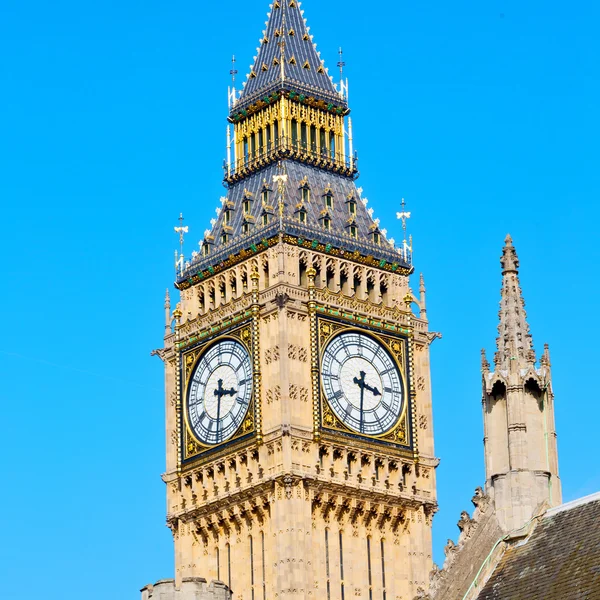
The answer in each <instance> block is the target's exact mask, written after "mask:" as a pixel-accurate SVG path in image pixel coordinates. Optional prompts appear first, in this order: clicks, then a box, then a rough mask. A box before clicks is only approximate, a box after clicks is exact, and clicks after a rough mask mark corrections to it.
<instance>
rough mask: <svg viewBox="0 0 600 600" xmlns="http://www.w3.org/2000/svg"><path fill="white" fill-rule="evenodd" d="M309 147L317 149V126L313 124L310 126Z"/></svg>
mask: <svg viewBox="0 0 600 600" xmlns="http://www.w3.org/2000/svg"><path fill="white" fill-rule="evenodd" d="M310 149H311V150H313V151H314V152H316V151H317V128H316V127H315V126H314V125H311V126H310Z"/></svg>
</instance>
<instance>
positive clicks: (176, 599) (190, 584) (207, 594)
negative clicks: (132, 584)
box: [142, 577, 232, 600]
mask: <svg viewBox="0 0 600 600" xmlns="http://www.w3.org/2000/svg"><path fill="white" fill-rule="evenodd" d="M231 597H232V594H231V592H230V590H229V588H228V587H227V586H226V585H225V584H224V583H223V582H221V581H213V582H212V583H210V584H208V583H207V582H206V579H203V578H201V577H190V578H187V579H184V580H183V581H182V582H181V586H180V587H179V588H176V587H175V581H174V580H172V579H166V580H162V581H159V582H157V583H155V584H154V585H147V586H146V587H145V588H143V589H142V600H231Z"/></svg>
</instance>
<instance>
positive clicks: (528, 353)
mask: <svg viewBox="0 0 600 600" xmlns="http://www.w3.org/2000/svg"><path fill="white" fill-rule="evenodd" d="M500 265H501V266H502V291H501V300H500V325H499V326H498V338H497V340H496V345H497V350H498V351H497V353H496V356H495V359H494V362H495V366H496V368H497V369H502V370H509V368H510V366H511V364H512V366H513V367H520V368H525V367H526V366H527V365H531V364H533V363H534V362H535V355H534V352H533V342H532V339H531V334H530V332H529V325H528V323H527V313H526V312H525V301H524V300H523V294H522V292H521V284H520V283H519V258H518V256H517V251H516V250H515V247H514V246H513V241H512V238H511V237H510V235H508V236H506V240H505V242H504V249H503V250H502V258H501V259H500ZM532 357H533V359H532ZM511 361H517V362H516V364H514V363H512V362H511Z"/></svg>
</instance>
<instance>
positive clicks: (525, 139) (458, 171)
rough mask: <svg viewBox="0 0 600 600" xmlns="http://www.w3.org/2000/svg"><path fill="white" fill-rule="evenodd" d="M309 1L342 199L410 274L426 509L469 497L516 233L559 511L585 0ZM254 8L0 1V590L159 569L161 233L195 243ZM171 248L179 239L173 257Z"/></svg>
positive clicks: (590, 467)
mask: <svg viewBox="0 0 600 600" xmlns="http://www.w3.org/2000/svg"><path fill="white" fill-rule="evenodd" d="M325 6H326V5H325V4H323V3H321V2H317V1H316V0H305V3H304V8H305V9H306V15H305V16H306V17H308V20H309V25H311V28H312V30H311V33H313V34H314V35H315V41H317V42H318V44H319V49H320V50H321V52H322V56H323V58H325V60H326V62H327V65H328V66H329V67H330V71H331V72H334V73H335V72H336V68H335V63H336V62H337V59H338V57H337V49H338V46H339V45H342V46H343V47H344V51H345V61H346V63H347V68H346V72H347V75H348V77H349V78H350V82H351V105H352V108H353V121H354V130H355V145H356V148H357V150H358V152H359V156H360V168H361V172H362V176H361V179H360V185H361V186H362V187H363V188H364V190H365V195H366V196H368V197H369V199H370V206H373V207H374V208H375V210H376V216H378V217H379V218H380V219H381V221H382V224H383V226H385V227H387V228H388V230H389V231H390V232H391V235H393V236H394V237H395V238H396V239H400V238H401V232H400V228H399V224H398V222H396V221H395V219H394V215H395V213H396V211H397V209H398V207H399V205H400V201H401V198H402V197H405V198H406V199H407V202H408V205H409V210H411V211H412V213H413V219H412V221H411V223H410V230H411V233H412V234H413V236H414V243H415V263H416V266H417V271H422V272H423V273H424V274H425V276H426V281H427V287H428V294H429V295H428V301H429V306H428V309H429V316H430V319H431V325H432V328H434V329H435V330H439V331H441V332H442V333H443V334H444V338H443V340H442V341H438V342H436V343H435V345H434V347H433V352H432V365H433V384H434V394H435V397H434V402H435V407H434V410H435V434H436V453H437V455H438V456H440V457H441V459H442V462H441V466H440V468H439V470H438V486H439V502H440V512H439V514H438V515H437V516H436V521H435V557H436V559H437V560H438V561H442V560H443V553H442V548H443V546H444V544H445V542H446V539H447V538H450V537H452V538H454V539H456V537H457V533H458V530H457V528H456V525H455V524H456V521H457V520H458V517H459V515H460V511H461V510H463V509H464V508H468V507H470V503H469V499H470V498H471V495H472V492H473V489H474V488H475V486H476V485H479V484H481V483H483V461H482V457H483V452H482V423H481V403H480V398H481V385H480V374H479V368H480V355H479V352H480V349H481V347H483V346H485V347H486V348H487V349H488V351H489V354H490V356H491V355H492V353H493V346H494V339H495V335H496V330H495V328H496V324H497V310H498V300H499V289H500V269H499V261H498V259H499V256H500V251H501V247H502V242H503V240H504V237H505V235H506V233H508V232H509V231H510V233H512V235H513V238H514V240H515V244H516V246H517V250H518V252H519V255H520V258H521V263H522V278H521V281H522V285H523V288H524V293H525V297H526V300H527V308H528V313H529V321H530V323H531V326H532V332H533V334H534V341H535V344H536V349H537V350H538V353H539V352H541V350H542V347H543V343H544V342H549V343H550V345H551V352H552V359H553V365H554V384H555V392H556V406H557V415H556V418H557V426H558V433H559V451H560V464H561V474H562V479H563V486H564V497H565V500H570V499H573V498H576V497H579V496H582V495H584V494H587V493H591V492H595V491H598V490H599V489H600V475H599V470H598V467H597V465H596V461H595V458H596V455H597V452H598V442H597V429H598V422H599V417H600V408H599V404H598V402H597V398H596V396H595V393H594V392H593V389H594V388H593V386H592V385H591V383H592V382H593V378H592V377H591V375H593V373H594V372H595V368H596V363H597V361H598V351H597V343H598V338H599V333H600V332H599V328H598V317H597V306H598V302H597V294H598V291H599V290H598V283H597V280H598V267H597V265H598V259H599V252H598V236H597V232H596V229H597V222H598V218H599V216H600V214H599V213H600V211H599V209H598V202H599V199H600V170H599V169H598V165H599V164H600V150H599V142H598V140H599V139H600V117H599V116H598V115H599V113H598V106H599V105H600V82H599V78H598V72H599V69H598V67H599V64H598V63H599V58H600V49H599V43H598V37H597V23H598V22H599V19H600V8H599V5H598V3H594V2H589V1H588V2H583V1H582V2H571V3H564V2H557V1H555V0H546V1H544V2H541V1H538V0H530V1H528V2H526V3H524V2H517V1H516V0H489V1H488V2H475V1H472V2H468V1H465V0H458V1H457V2H453V3H448V2H442V1H441V0H430V1H429V2H420V3H415V2H395V3H389V4H385V3H384V4H381V3H373V4H371V5H367V6H371V7H372V9H371V8H369V9H367V10H366V9H365V6H366V5H365V3H363V2H358V0H348V1H346V2H344V3H343V5H340V6H337V5H336V6H335V10H334V8H333V5H331V6H329V5H327V6H328V8H325ZM267 8H268V7H267V2H266V1H265V2H263V1H262V0H261V2H252V3H251V4H248V3H247V2H240V1H239V0H232V1H231V2H228V3H221V2H203V3H198V2H189V1H187V0H179V1H175V2H169V3H164V2H156V1H154V0H146V1H145V2H141V1H133V0H121V1H120V2H115V1H114V0H113V1H111V0H105V1H103V2H96V1H94V0H91V1H88V2H85V3H81V2H74V1H73V0H57V1H55V2H52V3H48V2H39V1H35V0H19V1H17V0H4V2H3V3H2V8H0V56H1V57H2V60H1V62H0V115H1V116H0V199H1V204H2V211H1V215H2V218H1V220H0V228H1V235H0V257H1V258H0V261H1V270H0V273H1V275H2V285H3V287H2V291H3V293H2V294H1V295H0V314H1V315H3V319H4V320H3V327H2V334H1V336H0V381H1V385H0V400H1V401H2V406H3V415H4V417H3V419H2V424H3V432H2V435H1V436H0V457H1V458H0V461H1V465H2V474H3V479H4V486H3V493H2V494H1V496H0V531H1V532H2V535H1V542H0V574H1V575H2V581H3V593H4V596H5V597H6V598H19V599H20V600H30V599H31V600H33V599H34V598H38V597H39V593H40V589H43V590H44V597H45V598H46V600H79V598H81V597H83V596H85V597H86V599H87V600H96V599H98V600H100V599H101V598H104V597H105V593H104V586H110V588H111V598H113V599H114V600H126V599H127V600H128V599H130V598H132V597H133V598H136V597H137V593H138V592H137V590H138V589H139V588H140V587H141V586H142V585H144V584H146V583H148V582H151V581H154V580H157V579H160V578H163V577H170V576H172V570H173V567H172V546H171V539H170V533H169V532H168V530H167V529H166V528H165V526H164V517H165V515H164V504H165V502H164V489H163V483H162V482H161V480H160V477H159V475H160V473H161V472H162V470H163V464H164V457H163V456H164V431H163V429H164V426H163V410H164V399H163V395H162V368H161V364H160V362H159V361H158V359H152V358H150V351H151V350H152V349H153V348H157V347H159V346H160V345H161V341H162V340H161V336H162V333H163V327H164V323H163V308H162V304H163V297H164V291H165V288H166V287H167V286H170V285H171V283H172V280H173V251H174V250H175V248H176V247H177V239H176V236H175V234H174V233H173V226H174V225H176V220H177V217H178V215H179V212H180V211H183V212H184V214H185V215H186V218H187V223H188V224H189V225H190V228H191V235H190V240H194V243H195V241H197V240H199V239H200V237H201V235H202V232H203V231H204V229H205V228H206V226H207V224H208V221H209V219H210V218H211V217H212V216H213V215H214V208H215V207H216V206H217V205H218V200H219V197H220V196H221V195H222V193H223V188H222V185H221V176H222V170H221V165H222V160H223V158H224V156H225V124H226V123H225V117H226V112H227V105H226V88H227V85H228V83H229V69H230V63H229V60H230V57H231V54H232V53H235V54H236V55H237V56H238V58H239V63H238V64H239V65H240V66H239V69H240V71H241V73H242V74H243V73H245V72H246V71H247V69H245V68H244V67H245V66H246V65H249V64H250V62H251V59H252V56H253V55H254V54H255V52H254V49H255V47H256V45H257V41H258V38H259V36H260V33H261V30H262V26H263V23H264V20H265V15H266V12H267ZM188 247H189V246H188Z"/></svg>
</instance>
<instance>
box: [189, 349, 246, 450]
mask: <svg viewBox="0 0 600 600" xmlns="http://www.w3.org/2000/svg"><path fill="white" fill-rule="evenodd" d="M251 397H252V365H251V360H250V355H249V354H248V351H247V350H246V348H244V346H243V345H242V344H241V343H240V342H238V341H237V340H233V339H226V340H222V341H220V342H217V343H216V344H214V345H213V346H211V347H210V348H209V349H208V350H207V351H206V352H205V353H204V354H203V355H202V356H201V357H200V360H199V361H198V363H197V364H196V366H195V367H194V369H193V371H192V374H191V378H190V383H189V386H188V393H187V407H186V409H187V418H188V423H189V426H190V428H191V429H192V431H193V433H194V436H195V437H196V438H197V439H198V440H199V441H200V442H201V443H202V444H206V445H209V446H214V445H217V444H221V443H223V442H226V441H227V440H229V439H231V438H232V437H233V436H234V435H235V433H236V432H237V431H238V429H239V428H240V426H242V424H243V422H244V418H245V416H246V414H247V412H248V409H249V407H250V400H251Z"/></svg>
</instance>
